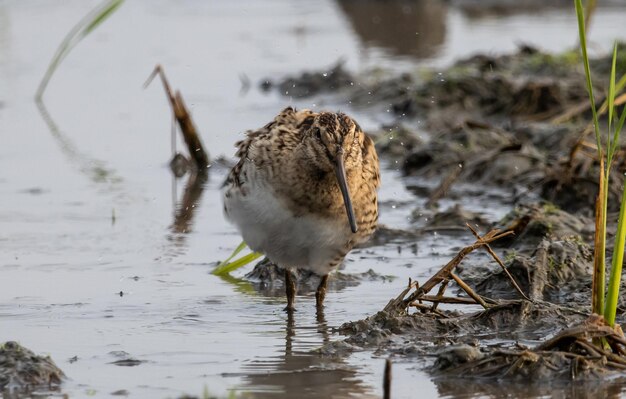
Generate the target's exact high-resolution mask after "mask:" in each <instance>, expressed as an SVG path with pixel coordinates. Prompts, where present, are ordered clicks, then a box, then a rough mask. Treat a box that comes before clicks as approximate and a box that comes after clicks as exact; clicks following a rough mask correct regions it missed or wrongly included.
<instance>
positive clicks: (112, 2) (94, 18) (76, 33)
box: [35, 0, 124, 101]
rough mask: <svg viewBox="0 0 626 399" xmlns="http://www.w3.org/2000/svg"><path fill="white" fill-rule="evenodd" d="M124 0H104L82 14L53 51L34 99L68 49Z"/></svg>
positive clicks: (37, 98)
mask: <svg viewBox="0 0 626 399" xmlns="http://www.w3.org/2000/svg"><path fill="white" fill-rule="evenodd" d="M123 2H124V0H105V1H104V2H103V3H101V4H100V5H99V6H98V7H96V8H95V9H94V10H92V11H90V12H89V13H88V14H87V15H86V16H84V17H83V18H82V19H81V20H80V21H78V23H77V24H76V25H74V27H72V29H71V30H70V31H69V32H68V33H67V35H66V36H65V38H63V41H61V44H59V47H58V48H57V51H56V52H55V53H54V56H53V57H52V60H51V61H50V64H49V65H48V69H47V70H46V73H45V74H44V76H43V78H42V79H41V82H40V83H39V87H38V88H37V93H36V94H35V99H36V100H37V101H41V98H42V96H43V93H44V91H46V87H47V86H48V83H49V82H50V79H51V78H52V75H53V74H54V72H55V71H56V69H57V67H58V66H59V64H61V61H63V59H65V57H66V56H67V55H68V54H69V53H70V51H71V50H72V49H73V48H74V47H75V46H76V45H77V44H78V43H79V42H80V41H81V40H82V39H83V38H85V36H87V35H88V34H89V33H91V32H92V31H93V30H94V29H95V28H96V27H98V26H99V25H100V24H101V23H102V22H104V21H105V20H106V19H107V18H108V17H109V16H111V14H113V12H114V11H115V10H117V9H118V8H119V7H120V6H121V5H122V3H123Z"/></svg>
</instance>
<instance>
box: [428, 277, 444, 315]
mask: <svg viewBox="0 0 626 399" xmlns="http://www.w3.org/2000/svg"><path fill="white" fill-rule="evenodd" d="M448 284H450V280H443V283H441V285H440V286H439V291H438V292H437V296H438V297H443V294H445V293H446V288H448ZM424 296H426V295H424ZM424 296H423V297H424ZM437 306H439V302H434V303H433V306H432V307H431V308H430V310H431V311H433V312H434V311H435V310H437Z"/></svg>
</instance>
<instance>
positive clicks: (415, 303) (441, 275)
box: [384, 228, 525, 317]
mask: <svg viewBox="0 0 626 399" xmlns="http://www.w3.org/2000/svg"><path fill="white" fill-rule="evenodd" d="M470 230H472V231H473V232H474V230H473V229H471V228H470ZM512 234H514V233H513V231H505V232H500V231H499V230H491V231H490V232H488V233H487V234H485V235H484V236H483V237H480V236H479V235H478V234H477V233H476V235H477V240H476V242H474V243H473V244H472V245H468V246H467V247H465V248H463V249H461V250H460V251H459V253H458V254H457V255H456V256H455V257H454V258H453V259H452V260H451V261H450V262H448V263H447V264H446V265H445V266H443V267H442V268H441V269H440V270H439V271H438V272H437V273H435V275H434V276H432V277H431V278H430V279H429V280H428V281H426V283H424V285H422V286H421V287H420V286H419V284H418V283H417V282H413V281H411V280H409V284H408V286H407V287H406V288H405V289H404V290H403V291H402V292H401V293H400V295H398V296H397V297H396V298H394V299H392V300H391V301H389V303H388V304H387V306H385V309H384V310H385V311H388V312H393V311H405V310H406V309H407V308H409V307H414V308H417V309H420V310H421V311H422V312H424V313H432V314H434V315H436V316H439V317H446V316H445V314H443V313H442V312H440V311H439V310H437V306H438V304H439V303H454V304H463V305H471V304H478V305H481V306H482V307H483V308H485V309H487V308H489V306H490V304H495V303H497V302H496V301H494V300H491V299H488V298H483V297H482V296H480V295H478V294H477V293H476V292H475V291H474V290H473V289H472V288H471V287H470V286H469V285H467V284H466V283H465V282H464V281H463V280H462V279H461V278H460V277H459V276H457V275H456V274H455V273H454V269H455V268H456V267H457V266H458V265H459V264H460V263H461V261H462V260H463V258H465V256H467V255H468V254H469V253H470V252H472V251H474V250H476V249H478V248H481V247H485V246H487V245H488V244H489V243H491V242H493V241H495V240H498V239H500V238H502V237H506V236H509V235H512ZM492 252H493V251H492ZM492 256H495V253H494V255H492ZM495 258H496V262H499V263H501V261H500V260H499V258H498V257H497V256H495ZM510 278H511V281H512V282H513V285H514V286H516V287H517V288H519V286H518V285H517V283H516V282H515V280H514V279H513V277H512V276H510ZM451 280H454V281H455V282H456V283H457V284H458V285H459V287H460V288H461V289H463V290H464V291H465V292H466V293H467V294H468V295H469V297H470V298H456V297H446V296H444V293H445V291H446V288H447V287H448V284H449V282H450V281H451ZM439 284H440V286H439V290H438V292H437V295H435V296H432V295H427V294H428V292H430V291H431V290H432V289H433V288H435V287H436V286H437V285H439ZM412 290H414V291H413V293H411V294H410V295H409V296H408V297H406V296H407V294H409V292H411V291H412ZM520 291H521V290H520ZM405 297H406V298H405ZM524 297H525V296H524ZM422 301H425V302H432V303H433V304H432V305H425V304H422Z"/></svg>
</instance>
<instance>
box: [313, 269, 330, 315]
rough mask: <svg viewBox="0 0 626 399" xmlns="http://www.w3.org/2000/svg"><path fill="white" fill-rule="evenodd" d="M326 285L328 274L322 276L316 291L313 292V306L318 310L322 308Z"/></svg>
mask: <svg viewBox="0 0 626 399" xmlns="http://www.w3.org/2000/svg"><path fill="white" fill-rule="evenodd" d="M326 284H328V274H326V275H324V276H322V279H321V280H320V285H318V286H317V291H316V292H315V304H316V305H317V308H318V309H321V308H323V307H324V298H325V297H326Z"/></svg>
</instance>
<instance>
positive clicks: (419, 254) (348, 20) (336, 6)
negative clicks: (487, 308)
mask: <svg viewBox="0 0 626 399" xmlns="http://www.w3.org/2000/svg"><path fill="white" fill-rule="evenodd" d="M96 4H97V2H94V1H77V0H76V1H67V2H64V3H63V5H61V4H60V3H58V2H52V1H29V2H18V1H9V2H2V3H0V134H1V137H2V141H1V143H2V145H0V193H1V194H0V195H1V197H0V198H2V203H1V205H2V206H1V207H0V226H1V227H2V228H1V229H0V276H1V279H2V280H1V281H2V285H1V287H2V289H1V290H0V341H6V340H18V341H20V342H21V343H22V344H23V345H25V346H27V347H29V348H31V349H33V350H34V351H35V352H38V353H49V354H50V355H51V356H52V357H53V359H55V361H56V362H57V363H58V364H59V366H60V367H61V368H62V369H63V370H64V371H65V372H66V374H67V375H68V376H69V377H70V378H71V380H70V381H68V383H67V384H66V385H65V386H64V391H65V392H67V393H68V394H69V395H70V397H77V398H79V397H85V396H90V397H109V396H110V394H111V393H112V392H116V391H118V393H120V394H128V395H129V396H131V397H141V398H161V397H163V398H164V397H176V396H179V395H181V394H182V393H190V394H196V395H198V394H201V393H202V392H203V390H205V389H206V390H208V392H210V393H211V394H215V395H220V396H226V395H227V394H228V392H230V391H235V392H236V393H237V394H240V393H244V392H247V393H250V396H251V397H296V396H297V395H299V396H298V397H320V398H324V397H329V396H330V395H333V397H347V396H349V395H356V396H363V397H367V396H377V395H380V393H381V383H380V381H381V378H382V377H381V376H382V368H383V360H382V359H379V358H377V357H376V356H375V355H374V354H372V353H368V352H360V353H357V354H354V355H350V356H348V357H347V358H329V357H323V356H317V355H314V354H312V353H311V350H314V349H316V348H319V347H320V346H321V345H323V344H324V343H327V342H330V341H333V340H338V339H341V337H340V336H338V335H336V334H334V333H333V331H332V328H333V327H336V326H338V325H339V324H341V323H343V322H345V321H348V320H356V319H360V318H363V317H365V316H367V315H369V314H372V313H374V312H375V311H377V310H379V309H381V308H382V307H383V306H384V305H385V304H386V302H387V301H388V300H389V299H390V298H391V297H392V296H395V295H396V294H397V293H398V291H399V290H400V289H401V287H402V286H403V285H404V284H405V282H406V281H407V279H408V278H409V277H413V278H415V277H422V278H423V277H424V276H427V275H428V274H429V273H430V272H431V271H432V269H433V268H435V267H437V266H438V265H440V264H441V263H442V262H443V261H444V260H446V259H447V258H448V257H449V256H450V254H451V253H452V252H453V250H452V249H451V248H453V247H456V246H458V245H460V244H461V242H462V240H461V239H458V238H452V239H451V238H448V237H446V238H445V239H441V236H439V235H437V234H436V233H434V232H433V233H432V235H429V236H424V237H422V238H420V240H418V241H417V242H415V241H411V242H404V243H401V244H397V243H390V244H387V245H384V246H377V247H374V248H370V249H367V250H360V251H354V252H353V253H352V254H351V255H350V256H349V258H348V260H347V262H346V265H345V269H344V270H343V272H344V273H347V274H352V275H357V274H359V273H363V272H366V271H368V270H370V269H372V270H374V271H375V272H376V273H378V274H379V275H383V276H389V277H387V278H384V279H383V278H378V279H374V280H369V279H364V280H362V281H361V282H360V284H358V285H356V286H351V287H347V288H343V289H340V290H336V289H331V290H330V292H329V294H328V297H327V309H326V312H325V315H324V318H318V317H316V315H315V312H314V304H313V300H312V297H311V295H309V294H307V295H305V296H300V297H299V298H298V309H299V311H298V312H297V314H296V316H295V318H294V319H293V320H289V319H288V318H287V316H286V315H285V314H284V313H283V312H282V311H281V309H282V307H283V302H284V300H283V297H282V296H275V295H272V294H267V293H265V291H263V292H259V291H258V290H257V289H256V288H255V287H253V286H251V285H250V284H248V283H247V282H245V281H243V280H240V279H239V278H240V277H241V276H242V275H243V272H241V273H236V275H235V276H234V278H233V279H231V280H223V279H219V278H217V277H214V276H212V275H210V274H209V272H210V270H211V269H212V267H213V266H214V263H215V261H217V260H219V259H223V258H225V257H226V256H227V255H228V254H229V253H230V251H231V250H232V249H233V248H234V247H235V246H236V245H237V244H238V243H239V242H240V238H239V237H238V235H237V233H236V231H235V230H234V229H233V228H232V227H231V226H229V225H227V224H226V223H225V222H224V220H223V217H222V215H221V205H220V198H219V186H220V183H221V181H222V179H223V177H224V175H225V170H224V169H222V168H220V167H219V166H218V165H214V166H212V168H211V170H210V176H209V181H208V182H207V183H206V185H205V187H204V191H203V193H202V195H201V198H200V200H199V201H198V202H197V204H196V211H195V213H194V217H193V220H192V222H191V223H190V224H189V225H187V226H186V228H185V229H184V230H185V232H180V229H179V230H178V231H177V229H175V228H173V227H172V226H173V225H174V224H175V214H176V207H177V205H178V203H179V201H180V199H181V197H182V196H183V191H184V185H185V180H184V179H183V180H180V181H177V182H176V181H173V180H172V177H171V174H170V172H169V170H168V168H167V161H168V159H169V157H170V140H169V126H170V114H169V110H168V106H167V104H166V102H165V99H164V96H163V93H162V90H161V88H160V87H158V85H157V84H153V86H152V87H150V88H149V89H148V90H142V89H141V84H142V83H143V81H144V80H145V78H146V77H147V75H148V74H149V72H150V71H151V69H152V68H153V67H154V65H155V64H156V63H161V64H163V65H164V67H165V69H166V72H167V73H168V75H169V77H170V79H171V82H172V84H173V85H174V86H176V87H179V88H180V89H181V90H182V91H183V94H184V96H185V98H186V100H187V102H188V103H189V105H190V107H191V108H192V110H193V112H194V117H195V120H196V123H197V124H198V126H199V128H200V131H201V132H202V135H203V138H204V141H205V143H206V144H207V146H208V148H209V149H210V151H211V154H212V155H213V156H217V155H221V154H225V155H227V156H230V155H231V154H232V143H233V142H234V141H236V140H237V139H238V138H240V137H241V132H242V131H244V130H245V129H247V128H251V127H257V126H260V125H262V124H264V123H266V122H267V121H269V120H270V119H271V118H272V117H273V115H274V114H275V113H276V112H277V111H278V110H279V109H281V108H282V107H284V106H285V105H287V103H289V102H290V101H289V100H288V99H287V100H286V98H284V97H278V96H276V95H266V94H262V93H261V92H260V91H259V90H257V89H256V82H258V81H259V80H261V79H263V78H265V77H268V76H269V77H273V76H276V77H280V76H283V75H285V74H289V73H296V72H298V71H301V70H303V69H309V68H321V67H324V66H328V65H331V64H332V63H334V62H335V61H336V60H337V59H339V58H342V57H343V58H344V59H345V60H346V61H347V66H348V67H349V68H351V69H354V70H359V69H364V68H369V67H374V66H382V67H386V68H392V69H404V70H409V69H410V68H413V67H414V66H415V65H431V66H439V65H445V64H447V63H449V62H450V61H451V60H453V59H454V58H456V57H459V56H464V55H468V54H470V53H473V52H475V51H478V50H480V51H503V50H509V49H513V48H514V47H515V43H516V42H519V41H522V40H524V41H530V42H534V43H537V44H540V45H541V46H543V47H544V48H547V49H549V50H559V49H563V48H564V47H566V46H569V45H572V44H573V43H574V40H573V37H574V36H575V28H574V23H575V21H574V18H573V16H572V13H571V11H570V10H569V9H568V8H565V9H562V8H561V9H559V8H554V9H552V8H548V9H544V10H542V12H541V13H539V14H537V13H527V12H526V11H524V10H516V11H515V12H513V13H511V14H507V15H505V16H502V15H497V14H493V13H490V12H488V13H476V12H475V10H468V9H464V8H456V7H452V8H451V7H449V6H447V5H445V3H444V2H438V1H425V2H420V3H419V4H411V3H406V2H401V3H400V4H399V5H397V7H396V6H394V7H386V8H384V9H380V8H379V6H377V5H376V4H377V3H376V2H373V3H372V4H369V5H367V6H364V7H362V8H359V9H355V8H354V5H353V4H352V2H349V1H345V2H343V1H337V2H335V1H319V2H293V1H287V0H274V1H271V2H263V4H261V2H257V1H252V0H247V1H240V2H236V5H235V3H230V2H210V3H209V2H200V1H184V2H166V1H139V0H128V1H127V2H126V3H125V4H124V6H123V7H122V8H121V9H120V10H119V11H118V12H117V13H116V14H115V15H114V17H113V18H111V19H110V20H109V21H107V22H106V23H105V24H104V25H103V26H102V27H101V28H99V29H98V30H97V31H96V32H94V33H93V34H92V35H91V36H90V37H89V38H88V39H87V40H85V42H83V43H81V44H80V45H79V46H78V47H77V48H76V50H75V51H74V52H73V53H72V54H71V55H70V56H69V57H68V58H67V60H66V61H65V63H64V64H63V65H62V67H61V68H60V69H59V71H58V73H57V74H56V75H55V76H54V79H53V81H52V82H51V84H50V86H49V88H48V91H47V93H46V96H45V106H46V109H45V110H44V115H43V116H45V117H42V114H41V112H40V110H38V108H37V106H36V105H35V103H34V102H33V100H32V98H33V94H34V92H35V90H36V87H37V84H38V81H39V79H40V77H41V76H42V75H43V73H44V71H45V68H46V66H47V64H48V61H49V59H50V58H51V56H52V54H53V52H54V50H55V48H56V45H57V44H58V43H59V42H60V40H61V39H62V38H63V36H64V35H65V33H66V32H67V31H68V30H69V29H70V28H71V26H72V25H73V23H74V22H75V21H77V20H78V19H79V18H80V17H82V15H84V14H85V13H86V12H87V11H89V9H90V8H91V7H93V6H95V5H96ZM407 4H408V5H407ZM398 7H399V8H398ZM407 7H408V8H407ZM406 15H409V17H406ZM413 17H414V20H415V21H417V22H418V23H416V24H415V28H412V29H409V30H406V29H405V30H403V29H400V28H398V26H399V25H402V24H398V23H396V22H397V21H398V20H402V21H405V20H406V19H407V18H408V20H411V19H410V18H413ZM624 17H626V9H624V8H601V9H599V11H598V13H597V15H596V16H595V18H596V19H595V20H594V25H593V29H592V37H593V40H594V41H595V42H597V43H599V46H598V47H600V48H601V47H602V45H607V43H608V41H609V40H610V39H612V38H613V37H612V32H619V31H620V30H619V28H620V27H621V24H620V21H623V20H624ZM416 30H417V32H416ZM242 80H243V81H246V80H250V81H251V82H253V84H252V86H253V87H251V88H250V89H249V90H246V88H245V85H243V84H242ZM294 104H295V105H297V106H306V107H310V108H315V109H318V108H324V107H330V108H342V109H348V110H349V106H348V105H346V104H337V103H334V102H333V100H332V99H328V98H313V99H310V100H307V101H299V102H296V103H294ZM352 112H353V113H355V115H356V116H357V119H358V120H359V122H361V124H362V125H363V126H365V127H367V128H377V127H378V126H379V124H380V122H381V121H386V120H387V115H385V114H383V115H364V114H359V113H358V111H352ZM404 187H405V182H403V181H402V180H401V179H400V178H399V174H398V173H397V172H396V171H395V170H394V167H393V165H389V164H387V167H386V169H385V171H384V173H383V188H382V191H381V214H382V215H381V222H382V223H384V224H386V225H388V226H391V227H399V228H408V227H410V226H411V222H410V220H409V215H410V214H411V211H412V210H413V209H414V208H417V207H419V206H420V205H421V200H420V199H416V198H415V197H414V196H413V195H412V194H411V193H409V192H408V191H407V190H406V189H405V188H404ZM495 198H497V196H495ZM445 204H446V205H449V206H452V205H453V202H446V203H445ZM464 206H465V207H466V208H467V209H470V210H472V209H473V210H479V211H481V212H482V213H485V216H486V217H487V218H489V219H492V220H493V219H496V218H498V217H500V216H501V215H502V214H503V213H504V212H505V211H506V210H507V209H506V208H505V207H501V206H498V204H497V201H496V200H494V203H493V204H484V203H477V202H475V201H474V202H473V201H472V200H471V199H470V200H468V201H467V203H465V204H464ZM485 209H488V211H485ZM415 244H417V245H415ZM131 360H136V361H138V362H133V361H131ZM116 362H117V363H116ZM394 376H395V379H394V385H393V390H394V397H411V396H413V395H412V394H414V393H415V392H420V394H422V395H423V396H424V397H434V396H438V395H440V394H441V395H453V396H456V395H457V394H450V393H449V392H450V391H447V390H445V389H444V390H443V391H441V390H440V389H441V387H440V386H437V385H435V383H433V382H432V381H430V379H429V378H428V377H427V376H426V375H425V374H423V373H421V372H420V371H416V369H415V365H414V364H399V365H396V366H395V368H394ZM303 392H304V393H303ZM452 392H454V391H452Z"/></svg>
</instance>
